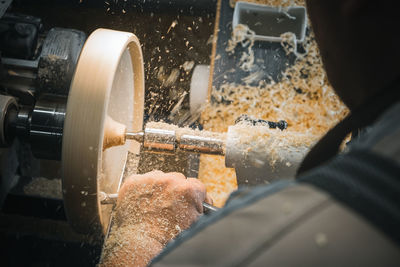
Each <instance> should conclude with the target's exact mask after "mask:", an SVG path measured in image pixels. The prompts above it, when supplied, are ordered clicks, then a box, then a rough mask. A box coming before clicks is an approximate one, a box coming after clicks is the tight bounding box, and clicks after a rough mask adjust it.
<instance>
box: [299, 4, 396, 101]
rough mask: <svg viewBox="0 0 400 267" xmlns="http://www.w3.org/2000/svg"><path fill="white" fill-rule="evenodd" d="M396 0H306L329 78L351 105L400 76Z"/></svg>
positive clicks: (343, 98) (344, 99)
mask: <svg viewBox="0 0 400 267" xmlns="http://www.w3.org/2000/svg"><path fill="white" fill-rule="evenodd" d="M396 2H397V1H394V0H374V1H372V0H307V8H308V12H309V15H310V18H311V21H312V25H313V28H314V32H315V35H316V38H317V42H318V44H319V47H320V51H321V56H322V59H323V62H324V65H325V69H326V71H327V74H328V78H329V81H330V82H331V84H332V86H333V87H334V88H335V90H336V91H337V93H338V94H339V95H340V97H341V98H342V100H343V101H344V102H345V103H346V105H347V106H348V107H349V108H350V109H354V108H355V107H357V106H358V105H360V104H362V103H363V102H365V101H366V99H367V98H368V97H371V96H373V95H374V94H376V93H377V90H381V89H383V88H384V87H385V86H386V85H388V84H389V83H390V82H392V81H393V80H394V79H395V78H397V77H399V76H400V67H399V65H398V64H399V63H400V49H399V48H400V34H399V28H398V27H399V25H400V23H399V22H400V16H399V15H398V10H397V9H396V8H395V4H396Z"/></svg>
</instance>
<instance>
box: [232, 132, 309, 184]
mask: <svg viewBox="0 0 400 267" xmlns="http://www.w3.org/2000/svg"><path fill="white" fill-rule="evenodd" d="M248 127H251V129H245V128H243V126H230V127H229V128H228V134H227V139H226V152H225V153H226V154H225V166H226V167H228V168H235V171H236V177H237V182H238V185H257V184H264V183H269V182H271V181H275V180H279V179H286V178H287V179H288V178H293V177H294V175H295V174H296V171H297V169H298V167H299V165H300V163H301V162H302V160H303V158H304V157H305V155H306V154H307V152H308V150H309V148H308V147H306V146H298V145H294V144H290V142H285V140H282V141H280V142H278V144H277V142H275V141H276V140H275V141H274V140H273V138H274V137H268V136H269V134H267V132H268V131H270V130H269V129H268V127H266V126H248ZM248 127H247V128H248ZM276 131H280V130H278V129H276ZM264 133H265V134H264ZM278 145H279V147H278Z"/></svg>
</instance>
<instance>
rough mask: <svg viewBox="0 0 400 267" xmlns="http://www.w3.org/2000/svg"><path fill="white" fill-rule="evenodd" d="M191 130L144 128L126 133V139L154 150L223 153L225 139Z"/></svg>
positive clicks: (146, 148)
mask: <svg viewBox="0 0 400 267" xmlns="http://www.w3.org/2000/svg"><path fill="white" fill-rule="evenodd" d="M196 133H197V132H196V131H192V133H190V134H182V135H180V136H178V135H177V133H176V131H174V130H166V129H156V128H146V129H145V130H144V131H143V132H137V133H126V139H131V140H135V141H137V142H139V143H141V144H142V146H143V149H145V150H147V151H155V152H170V153H174V152H176V151H177V150H181V151H188V152H195V153H204V154H216V155H225V140H223V139H220V138H215V137H212V135H210V136H207V135H205V134H204V133H205V132H198V134H196Z"/></svg>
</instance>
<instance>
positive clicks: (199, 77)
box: [189, 65, 210, 115]
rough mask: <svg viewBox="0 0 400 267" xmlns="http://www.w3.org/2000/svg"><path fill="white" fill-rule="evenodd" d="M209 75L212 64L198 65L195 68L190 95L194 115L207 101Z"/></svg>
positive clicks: (191, 110) (191, 109) (191, 111)
mask: <svg viewBox="0 0 400 267" xmlns="http://www.w3.org/2000/svg"><path fill="white" fill-rule="evenodd" d="M209 77H210V66H208V65H197V66H196V67H195V68H194V70H193V74H192V80H191V81H190V95H189V103H190V113H191V114H193V115H194V114H198V113H200V112H201V110H202V107H204V105H205V103H206V102H207V96H208V81H209Z"/></svg>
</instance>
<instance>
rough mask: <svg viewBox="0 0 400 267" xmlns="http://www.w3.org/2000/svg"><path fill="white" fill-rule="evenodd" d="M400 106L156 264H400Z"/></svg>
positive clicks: (194, 232) (241, 199)
mask: <svg viewBox="0 0 400 267" xmlns="http://www.w3.org/2000/svg"><path fill="white" fill-rule="evenodd" d="M399 178H400V104H396V105H394V106H393V107H391V108H390V109H389V110H388V111H386V112H385V113H384V115H383V116H381V117H380V118H379V119H378V120H377V121H376V122H375V123H374V124H373V126H372V127H371V128H370V129H369V130H368V131H367V132H366V133H364V134H363V135H362V136H360V137H359V138H358V139H357V140H356V141H354V142H353V143H352V144H351V146H350V149H349V152H348V153H346V154H342V155H339V156H337V157H336V158H335V159H333V160H332V161H330V162H328V163H327V164H325V165H323V166H320V167H318V168H316V169H314V170H312V171H310V172H308V173H306V174H305V175H303V176H302V177H300V178H299V179H298V180H297V181H293V180H283V181H279V182H276V183H273V184H271V185H268V186H259V187H257V188H255V189H253V190H252V191H251V192H238V193H236V195H237V196H236V198H233V199H232V200H231V201H230V202H229V203H228V204H227V205H226V207H225V208H224V209H222V210H220V211H219V212H217V213H215V214H212V215H210V216H203V218H201V219H200V220H199V222H198V223H196V224H195V225H194V226H193V227H192V228H191V229H189V230H188V231H186V232H184V233H182V234H181V235H180V236H179V237H178V238H177V239H176V240H174V241H172V242H171V243H170V244H169V245H168V246H167V248H166V249H165V250H164V251H163V252H162V253H161V254H160V256H159V257H157V258H156V259H155V260H154V261H153V264H152V265H151V266H157V267H159V266H363V267H365V266H400V248H399V240H400V234H399V230H396V229H397V228H400V224H399V222H400V202H399V201H398V199H399V195H400V179H399Z"/></svg>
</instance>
